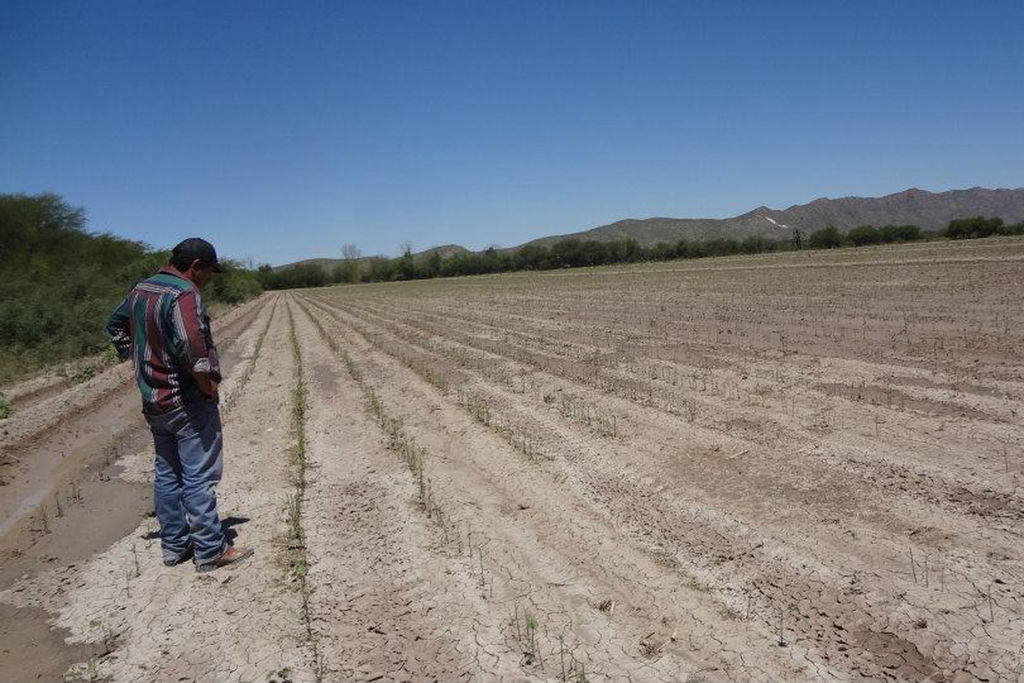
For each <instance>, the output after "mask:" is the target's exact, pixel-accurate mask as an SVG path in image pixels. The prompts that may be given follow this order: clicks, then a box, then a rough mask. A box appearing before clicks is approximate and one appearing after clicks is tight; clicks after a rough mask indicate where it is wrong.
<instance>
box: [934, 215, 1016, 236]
mask: <svg viewBox="0 0 1024 683" xmlns="http://www.w3.org/2000/svg"><path fill="white" fill-rule="evenodd" d="M1002 227H1003V219H1002V218H983V217H981V216H975V217H974V218H958V219H956V220H952V221H950V222H949V227H947V228H946V237H948V238H950V239H952V240H963V239H974V238H977V237H990V236H992V235H995V234H996V233H997V232H998V231H999V230H1000V229H1001V228H1002Z"/></svg>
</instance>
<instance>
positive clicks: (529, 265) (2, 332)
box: [0, 194, 1024, 382]
mask: <svg viewBox="0 0 1024 683" xmlns="http://www.w3.org/2000/svg"><path fill="white" fill-rule="evenodd" d="M86 223H87V220H86V215H85V212H84V210H82V209H81V208H77V207H73V206H70V205H69V204H68V203H67V202H65V201H64V200H63V199H62V198H61V197H59V196H58V195H55V194H39V195H24V194H0V273H3V286H2V287H0V382H5V381H9V380H10V379H11V378H13V377H15V376H17V375H21V374H25V373H26V372H28V371H31V370H33V369H34V368H37V367H40V366H42V365H45V364H49V363H54V362H61V361H66V360H71V359H73V358H77V357H80V356H83V355H89V354H93V353H96V352H99V351H100V350H102V349H104V348H105V347H106V345H107V340H106V333H105V331H104V325H105V323H106V320H107V316H108V314H109V313H110V311H111V310H112V309H113V308H114V306H116V305H117V303H118V301H120V299H121V297H123V296H124V295H125V294H126V293H127V291H128V290H129V288H131V286H132V285H134V284H135V283H136V282H138V281H139V280H141V279H143V278H146V277H149V276H150V275H152V274H153V273H154V272H156V271H157V270H158V269H159V268H160V267H161V266H163V265H164V264H165V263H167V261H168V258H169V256H170V254H169V252H167V251H160V250H154V249H152V248H150V247H149V246H147V245H145V244H143V243H141V242H136V241H133V240H128V239H123V238H120V237H114V236H112V235H109V234H104V233H93V232H89V231H88V230H86ZM1019 234H1024V221H1022V222H1020V223H1016V224H1012V225H1011V224H1006V223H1004V222H1003V220H1002V219H1000V218H985V217H973V218H961V219H957V220H954V221H951V222H950V223H949V225H948V226H947V228H946V229H945V230H942V231H938V232H926V231H922V230H920V229H919V228H918V227H917V226H913V225H887V226H881V227H875V226H870V225H864V226H860V227H856V228H853V229H852V230H849V231H848V232H846V233H843V232H841V231H839V230H838V229H837V228H835V227H832V226H829V227H826V228H822V229H821V230H817V231H814V232H811V233H810V234H807V235H804V234H803V233H802V232H801V231H799V230H794V231H793V233H792V235H791V236H790V237H789V239H768V238H765V237H749V238H747V239H744V240H732V239H714V240H705V241H695V240H678V241H676V242H663V243H660V244H656V245H654V246H650V247H644V246H641V245H640V244H639V243H638V242H637V241H636V240H631V239H626V240H619V241H614V242H598V241H594V240H581V239H578V238H572V237H570V238H566V239H563V240H560V241H558V242H555V243H554V244H552V245H550V246H545V245H537V244H528V245H525V246H522V247H520V248H518V249H506V250H499V249H496V248H490V249H486V250H484V251H482V252H464V253H455V254H450V255H448V256H443V255H442V254H441V253H439V252H433V253H431V254H429V255H426V256H420V257H417V256H415V255H414V254H413V253H412V247H411V246H410V245H409V244H405V245H403V248H402V254H401V255H400V256H398V257H397V258H385V257H382V256H378V257H371V258H360V254H359V250H358V249H356V248H355V246H353V245H346V246H345V247H344V248H343V250H342V251H343V256H344V257H345V258H344V259H343V260H342V261H341V263H339V264H338V265H337V266H335V267H333V268H330V269H327V268H323V267H321V266H319V265H316V264H305V265H300V266H294V267H290V268H284V269H280V270H274V269H273V268H271V267H270V266H268V265H265V266H260V267H259V269H257V270H253V269H250V268H245V267H244V266H243V265H242V264H240V263H237V262H235V261H231V260H228V259H224V260H222V263H223V264H224V266H225V271H226V272H225V273H224V274H222V275H219V276H217V277H215V278H214V279H213V280H212V281H211V283H210V284H209V285H208V286H207V287H206V288H205V289H204V291H203V298H204V300H205V301H207V302H224V303H232V304H233V303H239V302H242V301H245V300H247V299H249V298H251V297H254V296H256V295H258V294H259V293H260V292H261V291H263V290H265V289H294V288H301V287H319V286H323V285H328V284H334V283H357V282H389V281H394V280H417V279H425V278H435V277H454V276H460V275H481V274H486V273H503V272H511V271H524V270H552V269H558V268H578V267H583V266H600V265H609V264H616V263H635V262H638V261H665V260H672V259H693V258H706V257H709V256H729V255H736V254H762V253H769V252H776V251H793V250H798V249H808V248H813V249H831V248H840V247H846V246H863V245H869V244H885V243H892V242H912V241H917V240H926V239H973V238H979V237H988V236H992V235H1019Z"/></svg>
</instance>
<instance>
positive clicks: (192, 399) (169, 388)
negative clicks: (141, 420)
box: [107, 266, 221, 414]
mask: <svg viewBox="0 0 1024 683" xmlns="http://www.w3.org/2000/svg"><path fill="white" fill-rule="evenodd" d="M107 332H108V333H109V334H110V339H111V341H112V342H113V343H114V347H115V348H116V349H117V352H118V354H119V355H120V356H121V358H128V357H129V356H130V357H131V359H132V363H133V364H134V365H135V381H136V382H137V383H138V385H139V390H140V391H141V392H142V411H143V412H144V413H149V414H161V413H167V412H170V411H172V410H176V409H178V408H183V407H185V406H188V405H192V404H195V403H203V402H208V401H210V400H211V399H210V398H208V397H206V396H205V395H204V394H203V393H202V392H201V391H199V387H198V385H197V384H196V381H195V379H194V378H193V377H192V373H194V372H195V373H205V374H208V375H209V376H210V379H212V380H213V381H215V382H219V381H220V379H221V375H220V361H219V359H218V358H217V348H216V346H214V344H213V336H212V334H211V333H210V317H209V316H208V315H207V314H206V308H205V307H204V306H203V302H202V299H201V298H200V296H199V289H198V288H197V287H196V286H195V285H194V284H193V283H192V282H191V281H189V280H187V279H185V277H184V276H183V275H182V274H181V272H180V271H178V270H177V269H176V268H174V267H173V266H165V267H163V268H161V269H160V272H159V273H157V274H156V275H154V276H152V277H150V278H148V279H146V280H143V281H142V282H140V283H138V284H137V285H135V287H134V288H132V291H131V292H129V294H128V296H126V297H125V298H124V301H122V302H121V304H120V305H119V306H118V307H117V308H116V309H114V312H113V313H112V314H111V315H110V320H109V321H108V322H107Z"/></svg>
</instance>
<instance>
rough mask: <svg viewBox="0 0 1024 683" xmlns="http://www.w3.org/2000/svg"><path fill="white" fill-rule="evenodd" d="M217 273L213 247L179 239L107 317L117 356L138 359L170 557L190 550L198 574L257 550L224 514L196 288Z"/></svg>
mask: <svg viewBox="0 0 1024 683" xmlns="http://www.w3.org/2000/svg"><path fill="white" fill-rule="evenodd" d="M219 272H221V267H220V265H219V264H218V262H217V252H216V251H215V250H214V248H213V245H212V244H210V243H209V242H207V241H206V240H203V239H200V238H198V237H190V238H189V239H186V240H184V241H183V242H181V243H180V244H178V246H176V247H174V250H173V252H172V253H171V260H170V263H169V264H167V265H166V266H164V267H163V268H161V269H160V272H158V273H157V274H156V275H154V276H152V277H150V278H148V279H146V280H143V281H142V282H140V283H138V284H137V285H135V287H134V288H132V291H131V292H129V294H128V296H127V297H125V299H124V301H122V302H121V305H120V306H118V307H117V308H116V309H115V310H114V312H113V313H112V314H111V316H110V320H109V322H108V323H107V332H108V333H109V334H110V338H111V341H113V343H114V346H115V348H116V349H117V352H118V354H119V355H120V356H121V358H128V357H129V356H131V358H132V363H133V364H134V366H135V380H136V382H137V383H138V385H139V390H140V391H141V392H142V412H143V414H144V415H145V417H146V421H147V422H148V423H149V428H150V430H151V431H152V432H153V443H154V445H155V447H156V476H155V479H154V481H153V498H154V502H155V507H156V515H157V518H158V519H159V520H160V545H161V548H162V550H163V558H164V564H165V565H167V566H169V567H170V566H174V565H176V564H180V563H181V562H184V561H186V560H188V559H190V558H192V559H194V561H195V565H196V570H197V571H200V572H205V571H209V570H211V569H216V568H217V567H223V566H226V565H230V564H235V563H237V562H241V561H242V560H244V559H245V558H246V557H248V556H250V555H252V550H251V549H249V548H242V547H235V546H232V545H230V544H229V543H228V540H227V539H226V538H225V536H224V529H223V527H222V526H221V521H220V516H219V514H218V512H217V494H216V486H217V484H218V483H219V482H220V477H221V471H222V468H223V461H222V457H221V449H222V435H221V423H220V410H219V408H218V406H217V404H218V401H219V397H218V394H217V386H218V384H219V383H220V380H221V375H220V362H219V360H218V359H217V348H216V347H215V346H214V344H213V336H212V335H211V333H210V318H209V316H208V315H207V314H206V308H205V307H204V306H203V303H202V300H201V299H200V297H199V289H200V288H201V287H202V286H203V285H205V284H206V283H207V282H209V281H210V279H211V278H212V277H213V274H214V273H219Z"/></svg>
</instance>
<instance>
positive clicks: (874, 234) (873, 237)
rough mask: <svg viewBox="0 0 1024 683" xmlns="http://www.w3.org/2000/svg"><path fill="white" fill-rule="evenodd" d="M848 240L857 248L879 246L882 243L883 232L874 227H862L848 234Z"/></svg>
mask: <svg viewBox="0 0 1024 683" xmlns="http://www.w3.org/2000/svg"><path fill="white" fill-rule="evenodd" d="M846 239H848V240H849V241H850V243H851V244H853V246H855V247H862V246H864V245H865V244H878V243H880V242H881V241H882V231H881V230H879V229H878V228H876V227H875V226H873V225H861V226H858V227H856V228H853V229H852V230H850V232H848V233H846Z"/></svg>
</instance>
